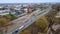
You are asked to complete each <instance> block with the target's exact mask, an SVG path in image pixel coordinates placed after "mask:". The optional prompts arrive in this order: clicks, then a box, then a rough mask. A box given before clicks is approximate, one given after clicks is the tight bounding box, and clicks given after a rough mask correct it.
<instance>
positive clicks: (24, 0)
mask: <svg viewBox="0 0 60 34" xmlns="http://www.w3.org/2000/svg"><path fill="white" fill-rule="evenodd" d="M46 2H59V3H60V0H0V3H46Z"/></svg>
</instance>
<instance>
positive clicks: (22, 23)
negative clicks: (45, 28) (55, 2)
mask: <svg viewBox="0 0 60 34" xmlns="http://www.w3.org/2000/svg"><path fill="white" fill-rule="evenodd" d="M49 10H50V9H49V8H48V9H44V10H42V11H41V10H40V9H37V10H36V11H34V12H32V13H31V14H27V15H25V16H23V17H20V18H18V19H16V20H13V21H11V23H13V25H11V26H8V29H7V32H6V34H18V33H19V32H20V31H22V30H23V29H25V28H26V27H28V26H29V25H31V24H32V23H33V22H35V21H36V20H37V19H38V18H39V17H40V16H43V15H45V14H46V13H48V12H49Z"/></svg>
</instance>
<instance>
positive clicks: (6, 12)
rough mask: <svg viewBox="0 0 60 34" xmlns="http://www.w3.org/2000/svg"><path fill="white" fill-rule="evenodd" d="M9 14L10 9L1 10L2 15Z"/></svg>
mask: <svg viewBox="0 0 60 34" xmlns="http://www.w3.org/2000/svg"><path fill="white" fill-rule="evenodd" d="M6 14H9V10H0V15H6Z"/></svg>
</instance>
